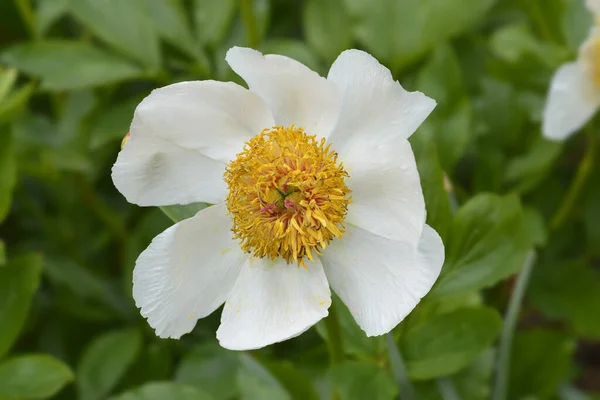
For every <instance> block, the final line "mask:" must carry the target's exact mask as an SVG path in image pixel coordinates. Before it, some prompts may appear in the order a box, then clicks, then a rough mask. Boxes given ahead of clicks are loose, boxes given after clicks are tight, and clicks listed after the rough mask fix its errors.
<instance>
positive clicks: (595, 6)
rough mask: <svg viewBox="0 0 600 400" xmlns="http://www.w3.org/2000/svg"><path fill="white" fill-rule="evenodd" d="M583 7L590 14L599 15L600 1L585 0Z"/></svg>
mask: <svg viewBox="0 0 600 400" xmlns="http://www.w3.org/2000/svg"><path fill="white" fill-rule="evenodd" d="M585 5H586V6H587V8H588V10H590V11H591V12H592V13H594V14H596V15H598V14H600V0H586V1H585Z"/></svg>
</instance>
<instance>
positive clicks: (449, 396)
mask: <svg viewBox="0 0 600 400" xmlns="http://www.w3.org/2000/svg"><path fill="white" fill-rule="evenodd" d="M436 383H437V387H438V390H439V392H440V394H441V395H442V398H443V399H444V400H460V396H459V394H458V392H457V391H456V387H455V386H454V382H453V381H452V379H450V378H439V379H437V380H436Z"/></svg>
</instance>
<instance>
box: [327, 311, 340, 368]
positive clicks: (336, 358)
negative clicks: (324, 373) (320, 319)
mask: <svg viewBox="0 0 600 400" xmlns="http://www.w3.org/2000/svg"><path fill="white" fill-rule="evenodd" d="M325 329H327V339H328V340H327V345H328V347H329V361H330V363H331V364H332V365H334V364H339V363H341V362H342V361H344V344H343V342H342V340H343V339H342V328H341V327H340V321H339V318H338V314H337V310H336V308H335V304H334V303H331V307H329V316H328V317H327V318H325Z"/></svg>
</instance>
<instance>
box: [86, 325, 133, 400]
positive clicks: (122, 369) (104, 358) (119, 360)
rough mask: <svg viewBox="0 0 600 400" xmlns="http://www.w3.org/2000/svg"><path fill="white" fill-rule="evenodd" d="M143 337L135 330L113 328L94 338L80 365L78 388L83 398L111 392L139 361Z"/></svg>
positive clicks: (96, 396)
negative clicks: (116, 329)
mask: <svg viewBox="0 0 600 400" xmlns="http://www.w3.org/2000/svg"><path fill="white" fill-rule="evenodd" d="M141 346H142V336H141V334H140V332H139V331H137V330H135V329H123V330H119V331H112V332H108V333H105V334H103V335H102V336H100V337H97V338H95V339H94V340H93V341H92V342H91V344H90V345H89V347H88V348H87V349H86V350H85V352H84V353H83V355H82V357H81V360H80V363H79V365H78V367H77V391H78V393H79V398H80V399H82V400H96V399H102V398H104V397H106V395H107V394H109V393H110V392H111V391H112V390H113V389H114V388H115V386H116V385H117V384H118V383H119V381H120V380H121V378H123V376H124V375H125V373H126V372H127V370H128V369H129V367H130V366H131V365H132V364H133V362H134V361H135V360H136V358H137V356H138V354H139V352H140V349H141Z"/></svg>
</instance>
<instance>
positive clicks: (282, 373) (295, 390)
mask: <svg viewBox="0 0 600 400" xmlns="http://www.w3.org/2000/svg"><path fill="white" fill-rule="evenodd" d="M263 364H264V366H265V367H266V368H267V369H268V370H269V372H270V373H271V374H272V375H273V376H274V377H275V378H276V379H277V380H278V381H279V382H280V383H281V384H282V385H283V387H284V388H285V389H287V391H288V393H289V394H290V395H291V398H292V399H294V400H318V399H319V395H318V394H317V392H316V391H315V388H314V386H313V384H312V382H311V381H310V378H308V376H306V375H305V374H304V373H303V372H302V371H301V370H299V369H298V368H296V367H294V365H293V364H292V363H290V362H264V363H263Z"/></svg>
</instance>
